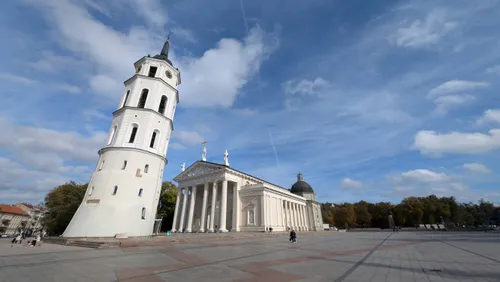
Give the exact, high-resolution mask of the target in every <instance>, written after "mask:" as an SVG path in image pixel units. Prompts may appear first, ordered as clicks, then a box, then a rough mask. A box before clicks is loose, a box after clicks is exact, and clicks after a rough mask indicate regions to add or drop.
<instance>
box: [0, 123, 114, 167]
mask: <svg viewBox="0 0 500 282" xmlns="http://www.w3.org/2000/svg"><path fill="white" fill-rule="evenodd" d="M0 127H1V128H2V131H3V134H0V146H1V147H2V148H4V149H6V150H9V151H11V152H23V153H27V154H31V155H33V156H37V154H38V152H44V153H53V154H56V155H59V156H65V158H71V159H72V160H73V161H82V162H86V161H95V160H96V158H97V151H98V150H99V149H100V147H102V146H103V145H104V142H105V141H106V136H107V135H108V134H107V132H100V131H99V132H93V133H92V134H91V135H89V136H85V135H82V134H81V133H78V132H76V131H56V130H52V129H47V128H40V127H30V126H21V125H16V124H14V123H12V122H11V121H10V120H7V119H4V118H0ZM40 156H41V157H42V158H43V155H40Z"/></svg>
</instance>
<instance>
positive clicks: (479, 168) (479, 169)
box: [463, 163, 491, 173]
mask: <svg viewBox="0 0 500 282" xmlns="http://www.w3.org/2000/svg"><path fill="white" fill-rule="evenodd" d="M463 168H465V169H467V170H469V171H472V172H476V173H491V169H489V168H488V167H486V166H485V165H483V164H479V163H470V164H464V165H463Z"/></svg>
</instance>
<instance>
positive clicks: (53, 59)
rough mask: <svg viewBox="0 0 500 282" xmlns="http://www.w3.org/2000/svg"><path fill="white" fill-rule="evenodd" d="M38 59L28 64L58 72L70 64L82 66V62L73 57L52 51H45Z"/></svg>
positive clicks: (35, 67) (41, 69) (37, 68)
mask: <svg viewBox="0 0 500 282" xmlns="http://www.w3.org/2000/svg"><path fill="white" fill-rule="evenodd" d="M39 57H41V58H40V59H39V60H38V61H35V62H29V63H28V66H30V67H32V68H33V69H35V70H38V71H45V72H57V71H60V70H63V69H65V68H68V67H69V66H74V67H81V65H82V64H81V62H79V61H77V60H75V59H74V58H72V57H68V56H61V55H57V54H54V52H52V51H43V52H42V53H41V55H40V56H39Z"/></svg>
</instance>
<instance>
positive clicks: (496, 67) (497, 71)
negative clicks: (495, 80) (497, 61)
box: [485, 65, 500, 75]
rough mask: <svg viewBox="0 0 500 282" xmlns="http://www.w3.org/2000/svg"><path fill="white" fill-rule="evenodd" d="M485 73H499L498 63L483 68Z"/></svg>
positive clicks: (499, 66)
mask: <svg viewBox="0 0 500 282" xmlns="http://www.w3.org/2000/svg"><path fill="white" fill-rule="evenodd" d="M485 73H492V74H498V75H500V65H496V66H493V67H489V68H487V69H486V70H485Z"/></svg>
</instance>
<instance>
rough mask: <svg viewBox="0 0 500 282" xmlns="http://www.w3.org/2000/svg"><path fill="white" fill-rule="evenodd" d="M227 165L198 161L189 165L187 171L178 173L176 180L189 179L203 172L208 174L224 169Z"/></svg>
mask: <svg viewBox="0 0 500 282" xmlns="http://www.w3.org/2000/svg"><path fill="white" fill-rule="evenodd" d="M224 168H225V166H223V165H218V164H213V163H207V162H203V161H197V162H195V163H194V164H192V165H191V166H190V167H188V168H187V169H186V170H185V171H183V172H181V174H179V175H177V176H176V177H175V178H174V180H175V181H176V182H179V181H182V180H185V179H189V178H191V177H195V176H198V175H203V174H208V173H211V172H214V171H217V170H221V169H224Z"/></svg>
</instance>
